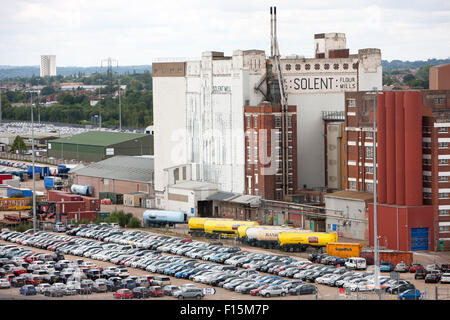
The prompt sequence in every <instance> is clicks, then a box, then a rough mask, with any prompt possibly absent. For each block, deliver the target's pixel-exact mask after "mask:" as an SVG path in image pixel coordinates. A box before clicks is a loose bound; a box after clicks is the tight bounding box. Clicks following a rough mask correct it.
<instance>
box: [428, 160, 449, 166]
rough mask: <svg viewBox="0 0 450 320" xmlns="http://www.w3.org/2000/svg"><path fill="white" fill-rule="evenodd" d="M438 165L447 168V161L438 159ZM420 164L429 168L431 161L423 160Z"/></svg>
mask: <svg viewBox="0 0 450 320" xmlns="http://www.w3.org/2000/svg"><path fill="white" fill-rule="evenodd" d="M438 163H439V165H440V166H448V159H439V161H438ZM422 164H423V165H424V166H431V159H423V160H422Z"/></svg>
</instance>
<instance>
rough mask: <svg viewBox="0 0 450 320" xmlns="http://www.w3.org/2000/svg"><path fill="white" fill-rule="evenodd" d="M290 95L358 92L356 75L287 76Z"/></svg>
mask: <svg viewBox="0 0 450 320" xmlns="http://www.w3.org/2000/svg"><path fill="white" fill-rule="evenodd" d="M285 83H286V87H287V91H288V93H326V92H344V91H356V90H357V78H356V75H345V76H297V77H295V76H286V80H285Z"/></svg>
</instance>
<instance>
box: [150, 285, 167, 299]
mask: <svg viewBox="0 0 450 320" xmlns="http://www.w3.org/2000/svg"><path fill="white" fill-rule="evenodd" d="M148 291H149V293H150V296H152V297H162V296H163V295H164V291H163V289H162V288H161V287H160V286H150V287H148Z"/></svg>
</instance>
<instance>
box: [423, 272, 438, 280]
mask: <svg viewBox="0 0 450 320" xmlns="http://www.w3.org/2000/svg"><path fill="white" fill-rule="evenodd" d="M440 280H441V274H440V273H439V272H433V271H431V272H428V273H427V275H426V276H425V283H430V282H432V283H438V282H439V281H440Z"/></svg>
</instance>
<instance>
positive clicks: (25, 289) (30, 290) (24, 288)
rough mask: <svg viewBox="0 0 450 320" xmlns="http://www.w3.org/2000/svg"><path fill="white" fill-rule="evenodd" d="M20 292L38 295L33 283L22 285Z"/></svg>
mask: <svg viewBox="0 0 450 320" xmlns="http://www.w3.org/2000/svg"><path fill="white" fill-rule="evenodd" d="M19 292H20V294H23V295H26V296H29V295H36V293H37V291H36V288H35V287H34V286H33V285H26V286H22V287H21V288H20V291H19Z"/></svg>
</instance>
